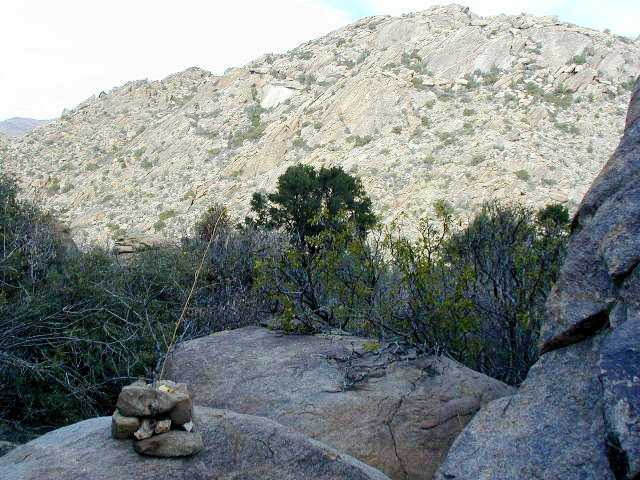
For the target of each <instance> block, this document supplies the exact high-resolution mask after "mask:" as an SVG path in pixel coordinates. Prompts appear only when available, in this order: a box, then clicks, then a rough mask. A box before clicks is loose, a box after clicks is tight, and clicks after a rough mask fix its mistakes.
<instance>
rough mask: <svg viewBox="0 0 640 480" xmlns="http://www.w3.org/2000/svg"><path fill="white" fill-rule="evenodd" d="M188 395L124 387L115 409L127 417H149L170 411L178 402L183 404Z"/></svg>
mask: <svg viewBox="0 0 640 480" xmlns="http://www.w3.org/2000/svg"><path fill="white" fill-rule="evenodd" d="M188 398H189V396H188V395H186V394H184V393H181V392H179V391H175V392H174V393H172V392H169V391H162V390H158V389H157V388H152V387H150V386H147V385H145V386H142V385H140V384H132V385H128V386H126V387H124V388H123V389H122V391H121V392H120V395H119V396H118V402H117V404H116V407H117V409H118V410H120V413H121V414H122V415H125V416H128V417H149V416H153V415H158V414H162V413H166V412H169V411H171V410H172V409H173V408H174V407H175V406H176V404H177V403H178V402H184V401H185V400H187V399H188Z"/></svg>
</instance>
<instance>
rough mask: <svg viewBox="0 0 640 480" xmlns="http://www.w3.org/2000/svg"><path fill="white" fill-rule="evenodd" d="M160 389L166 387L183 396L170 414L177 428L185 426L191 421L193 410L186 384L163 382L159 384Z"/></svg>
mask: <svg viewBox="0 0 640 480" xmlns="http://www.w3.org/2000/svg"><path fill="white" fill-rule="evenodd" d="M157 386H158V387H162V386H166V387H168V388H169V389H170V390H171V391H172V392H177V393H180V394H181V398H180V399H179V400H178V401H177V402H176V404H175V405H174V407H173V409H172V410H171V412H170V413H169V415H170V416H171V423H173V424H174V425H176V426H180V425H184V424H185V423H187V422H188V421H190V420H191V412H192V409H193V401H192V400H191V397H190V396H189V389H188V387H187V384H186V383H176V382H172V381H171V380H161V381H159V382H158V385H157Z"/></svg>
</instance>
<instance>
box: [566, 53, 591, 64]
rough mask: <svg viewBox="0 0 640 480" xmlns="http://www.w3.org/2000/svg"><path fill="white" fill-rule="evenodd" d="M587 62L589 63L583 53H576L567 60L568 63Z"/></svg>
mask: <svg viewBox="0 0 640 480" xmlns="http://www.w3.org/2000/svg"><path fill="white" fill-rule="evenodd" d="M585 63H587V59H586V58H585V57H584V56H583V55H574V56H573V57H571V59H570V60H569V61H568V62H567V65H571V64H574V65H584V64H585Z"/></svg>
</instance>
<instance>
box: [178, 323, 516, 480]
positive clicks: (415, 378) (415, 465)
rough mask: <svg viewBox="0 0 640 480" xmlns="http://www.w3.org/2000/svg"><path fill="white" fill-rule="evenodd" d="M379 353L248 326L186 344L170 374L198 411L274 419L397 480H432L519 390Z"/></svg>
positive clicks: (448, 363) (337, 340)
mask: <svg viewBox="0 0 640 480" xmlns="http://www.w3.org/2000/svg"><path fill="white" fill-rule="evenodd" d="M376 347H377V346H376V345H375V342H372V341H371V340H367V339H364V338H358V337H350V336H337V335H283V334H280V333H277V332H274V331H270V330H268V329H266V328H260V327H247V328H242V329H238V330H232V331H226V332H221V333H218V334H214V335H210V336H207V337H203V338H199V339H196V340H192V341H190V342H185V343H183V344H180V345H178V346H177V347H176V349H175V350H174V354H173V356H172V357H171V358H170V360H169V362H168V363H167V375H168V376H170V377H172V378H174V379H175V380H176V381H179V382H185V383H187V384H188V385H189V388H190V391H191V394H192V396H193V399H194V402H195V403H197V404H200V405H207V406H210V407H216V408H229V409H233V410H235V411H238V412H241V413H246V414H251V415H259V416H262V417H267V418H271V419H273V420H276V421H278V422H280V423H282V424H284V425H287V426H289V427H292V428H293V429H295V430H296V431H298V432H300V433H302V434H304V435H306V436H308V437H312V438H315V439H317V440H320V441H321V442H324V443H326V444H329V445H331V446H333V447H335V448H337V449H338V450H341V451H343V452H346V453H348V454H349V455H353V456H354V457H356V458H358V459H359V460H361V461H363V462H365V463H367V464H368V465H372V466H374V467H375V468H378V469H380V470H382V471H383V472H385V473H386V474H387V475H389V476H390V477H392V478H397V479H429V478H431V477H432V475H433V473H434V472H435V470H436V469H437V468H438V467H439V466H440V464H441V463H442V461H443V460H444V458H445V456H446V454H447V452H448V450H449V447H450V446H451V444H452V443H453V441H454V439H455V438H456V436H457V435H458V434H459V433H460V432H461V431H462V429H463V428H464V426H465V425H466V424H467V423H468V422H469V420H470V419H471V418H472V416H473V415H474V413H475V412H476V411H477V410H478V409H479V408H480V407H481V406H482V405H483V404H486V403H487V402H489V401H490V400H493V399H496V398H498V397H501V396H504V395H508V394H511V393H513V391H514V390H513V389H512V388H511V387H509V386H507V385H505V384H503V383H502V382H499V381H497V380H495V379H492V378H489V377H486V376H484V375H482V374H479V373H477V372H474V371H472V370H470V369H468V368H466V367H464V366H462V365H460V364H459V363H457V362H454V361H452V360H449V359H445V358H435V357H425V358H416V356H415V352H411V351H404V352H402V351H396V348H397V346H394V347H392V348H389V349H384V348H382V346H380V348H376ZM371 350H375V351H371ZM394 351H396V353H393V352H394ZM196 424H197V422H196Z"/></svg>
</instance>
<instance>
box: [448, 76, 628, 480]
mask: <svg viewBox="0 0 640 480" xmlns="http://www.w3.org/2000/svg"><path fill="white" fill-rule="evenodd" d="M639 108H640V79H638V81H637V82H636V85H635V93H634V95H633V96H632V99H631V105H630V107H629V113H628V115H627V121H626V130H625V133H624V136H623V138H622V140H621V142H620V145H619V146H618V148H617V149H616V151H615V152H614V154H613V156H612V157H611V159H610V160H609V162H608V163H607V164H606V165H605V167H604V169H603V171H602V172H601V173H600V175H599V176H598V177H597V178H596V180H595V181H594V183H593V185H592V186H591V188H590V189H589V191H588V192H587V194H586V196H585V198H584V199H583V201H582V203H581V205H580V208H579V209H578V212H577V214H576V216H575V218H574V221H573V225H572V235H571V238H570V241H569V245H568V248H567V258H566V260H565V263H564V265H563V266H562V269H561V271H560V275H559V278H558V281H557V282H556V284H555V285H554V287H553V289H552V291H551V293H550V295H549V298H548V300H547V313H548V320H547V321H546V322H545V323H544V324H543V327H542V332H541V342H540V349H541V353H542V356H541V357H540V359H539V360H538V362H537V363H536V364H535V365H534V366H533V368H532V369H531V371H530V372H529V374H528V376H527V379H526V380H525V381H524V383H523V384H522V386H521V387H520V389H519V390H518V392H517V394H515V395H513V396H511V397H507V398H502V399H499V400H497V401H495V402H492V403H490V404H489V405H488V406H487V407H486V408H484V409H483V410H482V411H481V412H480V413H478V415H476V417H475V418H474V419H473V421H472V422H471V423H470V424H469V425H468V427H467V428H466V429H465V430H464V432H463V433H462V434H461V435H460V436H459V437H458V439H457V440H456V442H455V443H454V445H453V446H452V448H451V451H450V452H449V455H448V456H447V459H446V461H445V463H444V465H443V466H442V467H441V468H440V470H439V471H438V473H437V474H436V478H437V479H439V480H445V479H449V480H451V479H456V480H461V479H474V480H475V479H487V480H489V479H491V480H494V479H495V480H497V479H511V478H544V479H547V480H561V479H562V480H566V479H576V480H577V479H586V478H589V479H591V478H593V479H596V478H597V479H612V480H613V479H616V480H633V479H638V478H640V267H639V265H640V117H639V116H638V111H639Z"/></svg>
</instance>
